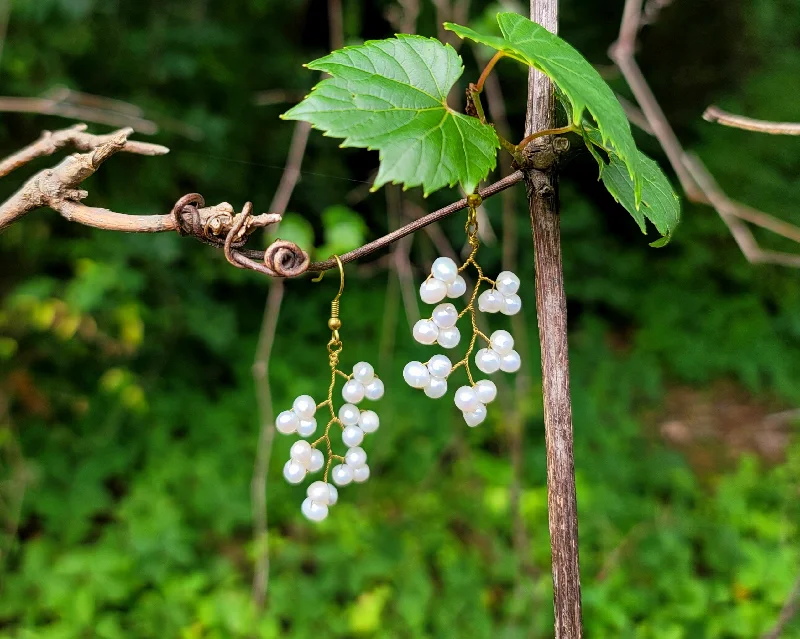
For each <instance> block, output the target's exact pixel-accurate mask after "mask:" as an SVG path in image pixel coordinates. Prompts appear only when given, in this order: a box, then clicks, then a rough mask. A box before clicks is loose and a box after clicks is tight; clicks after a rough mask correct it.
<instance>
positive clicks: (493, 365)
mask: <svg viewBox="0 0 800 639" xmlns="http://www.w3.org/2000/svg"><path fill="white" fill-rule="evenodd" d="M467 200H468V204H469V216H468V218H467V223H466V226H465V230H466V233H467V239H468V241H469V244H470V246H471V247H472V251H471V252H470V254H469V257H467V259H466V260H465V261H464V263H463V264H462V265H461V266H457V265H456V263H455V262H454V261H453V260H452V259H450V258H449V257H439V258H437V259H436V260H435V261H434V262H433V267H432V268H431V274H430V275H429V276H428V278H427V279H426V280H425V281H424V282H423V283H422V286H421V287H420V291H419V292H420V298H421V299H422V301H423V302H425V303H427V304H436V305H437V306H436V307H435V308H434V309H433V312H432V313H431V317H429V318H427V319H422V320H420V321H419V322H417V323H416V324H415V325H414V328H413V330H412V333H413V336H414V339H416V340H417V341H418V342H420V343H421V344H427V345H433V344H438V345H439V346H441V347H442V348H444V349H453V348H455V347H456V346H458V344H459V342H460V341H461V332H460V331H459V329H458V327H457V326H456V324H457V323H458V321H459V320H460V319H461V318H462V317H464V316H465V315H467V314H468V315H469V317H470V322H471V326H472V335H471V337H470V341H469V345H468V346H467V351H466V354H465V355H464V357H463V358H462V359H460V360H459V361H458V362H456V363H455V364H453V363H452V361H451V360H450V358H449V357H447V355H444V354H441V353H440V354H437V355H434V356H433V357H431V358H430V359H429V360H428V361H427V362H424V363H423V362H418V361H413V362H409V363H408V364H406V366H405V368H404V369H403V378H404V379H405V381H406V383H408V384H409V385H410V386H412V387H413V388H418V389H421V390H423V391H424V392H425V395H427V396H428V397H430V398H432V399H438V398H440V397H443V396H444V395H445V394H446V393H447V380H448V378H449V377H450V375H451V374H452V373H453V372H454V371H456V370H457V369H458V368H462V367H463V368H464V372H465V373H466V375H467V380H468V381H469V385H464V386H461V387H459V388H458V389H457V390H456V392H455V394H454V401H455V405H456V406H457V407H458V409H459V410H460V411H461V412H462V415H463V417H464V421H465V422H466V423H467V425H468V426H470V427H475V426H478V425H479V424H481V423H483V421H484V420H485V419H486V415H487V409H486V406H487V404H489V403H491V402H492V401H494V399H495V398H496V397H497V386H495V384H494V382H492V381H491V380H488V379H480V380H477V381H476V380H475V379H474V378H473V376H472V369H471V367H470V357H471V356H472V354H473V351H474V350H475V346H476V344H477V342H478V339H481V340H482V341H483V342H484V343H485V346H484V347H483V348H480V349H478V351H477V352H476V353H475V355H474V362H475V366H476V367H477V368H478V370H480V371H481V372H483V373H486V374H487V375H491V374H492V373H496V372H497V371H503V372H505V373H516V372H517V371H518V370H519V369H520V366H521V359H520V355H519V353H518V352H517V351H515V350H514V338H513V337H512V336H511V333H509V332H508V331H506V330H502V329H501V330H496V331H494V332H493V333H492V334H491V335H490V336H487V335H486V333H484V332H483V331H481V330H480V328H479V327H478V317H477V313H478V312H482V313H497V312H500V313H503V314H504V315H515V314H517V313H519V311H520V310H521V308H522V301H521V299H520V297H519V295H518V291H519V284H520V281H519V277H517V276H516V275H515V274H514V273H512V272H511V271H503V272H502V273H500V275H498V276H497V279H494V280H492V279H490V278H488V277H486V276H485V275H484V274H483V269H482V268H481V267H480V265H479V264H478V262H477V260H476V255H477V252H478V247H479V246H480V241H479V239H478V218H477V207H478V206H479V205H480V203H481V198H480V196H479V195H471V196H469V197H468V198H467ZM334 257H335V258H336V263H337V265H338V266H339V276H340V279H341V282H340V285H339V292H338V293H337V295H336V297H335V298H334V299H333V301H332V302H331V316H330V319H329V320H328V328H329V329H330V330H331V339H330V341H329V342H328V363H329V365H330V369H331V381H330V385H329V386H328V396H327V399H326V400H325V401H323V402H321V403H319V404H317V403H316V402H315V401H314V399H313V398H312V397H311V396H310V395H300V396H299V397H297V398H296V399H295V400H294V403H293V404H292V408H291V409H289V410H285V411H283V412H282V413H280V414H279V415H278V417H277V419H276V421H275V427H276V429H277V430H278V432H280V433H283V434H284V435H292V434H295V433H297V434H298V435H300V437H302V438H303V439H298V440H297V441H296V442H294V444H292V447H291V450H290V453H289V460H288V461H287V462H286V464H285V465H284V467H283V475H284V477H285V478H286V480H287V481H288V482H289V483H290V484H299V483H301V482H302V481H303V480H304V479H305V478H306V475H308V474H309V473H317V472H319V471H320V470H323V468H324V471H323V474H322V479H321V480H317V481H314V482H313V483H311V485H309V487H308V490H307V493H306V494H307V497H306V499H305V500H304V501H303V503H302V506H301V511H302V513H303V514H304V515H305V516H306V517H307V518H308V519H310V520H311V521H322V520H323V519H325V518H326V517H327V516H328V511H329V508H330V507H331V506H333V505H334V504H336V502H337V501H338V500H339V491H338V489H337V486H339V487H342V486H346V485H348V484H350V483H351V482H356V483H362V482H365V481H367V479H368V478H369V475H370V469H369V465H368V464H367V453H366V452H365V451H364V449H363V448H362V447H361V444H362V442H363V441H364V438H365V436H366V435H368V434H371V433H374V432H375V431H376V430H378V427H379V426H380V420H379V418H378V415H377V413H375V411H372V410H361V409H359V408H358V406H357V404H359V403H360V402H361V401H362V400H364V399H368V400H371V401H375V400H378V399H380V398H381V397H383V392H384V387H383V382H382V381H381V380H380V378H379V377H378V376H377V375H375V369H374V368H373V367H372V366H371V365H370V364H368V363H367V362H358V363H357V364H356V365H355V366H354V367H353V372H352V374H349V375H348V374H346V373H343V372H342V371H340V370H339V355H340V354H341V352H342V340H341V338H340V336H339V329H340V328H341V327H342V321H341V320H340V319H339V299H340V298H341V296H342V292H343V291H344V267H343V266H342V261H341V260H340V259H339V257H338V256H334ZM470 267H472V269H474V271H475V274H476V279H475V283H474V285H473V286H472V292H471V293H470V295H469V300H468V302H467V305H466V306H465V307H464V308H463V309H462V310H461V311H459V310H458V309H457V308H456V307H455V305H454V304H452V303H451V302H443V300H444V299H445V297H447V298H450V299H454V300H455V299H458V298H461V297H463V296H464V295H465V294H466V293H467V288H468V287H467V280H466V279H465V277H464V276H463V275H462V273H464V272H465V271H466V270H467V269H468V268H470ZM320 279H322V274H320V276H319V277H318V278H317V279H315V280H314V281H316V282H318V281H319V280H320ZM483 285H488V286H489V288H487V289H486V290H484V291H483V292H481V290H480V289H481V287H482V286H483ZM339 377H341V378H343V379H344V380H346V381H345V383H344V385H343V387H342V399H343V400H344V401H345V403H344V404H343V405H342V406H341V407H340V408H339V410H338V411H337V410H336V409H335V408H334V402H333V392H334V389H335V387H336V381H337V378H339ZM325 407H327V408H328V412H329V415H330V417H329V419H328V422H327V424H326V425H325V430H324V433H323V434H322V436H321V437H319V438H318V439H316V440H314V441H308V439H307V438H310V437H311V436H312V435H314V433H315V432H316V430H317V420H316V417H315V415H316V412H317V411H318V410H319V409H321V408H325ZM334 425H336V426H338V427H339V430H340V432H341V439H342V443H343V444H344V446H345V447H346V449H347V450H346V452H345V454H344V455H338V454H336V453H334V452H333V442H332V439H331V437H332V436H331V430H332V429H333V426H334ZM323 444H324V452H323V450H321V448H322V445H323ZM334 461H338V462H339V463H338V464H336V465H335V466H333V468H331V466H332V465H333V462H334ZM329 476H330V478H331V479H332V483H331V482H328V477H329Z"/></svg>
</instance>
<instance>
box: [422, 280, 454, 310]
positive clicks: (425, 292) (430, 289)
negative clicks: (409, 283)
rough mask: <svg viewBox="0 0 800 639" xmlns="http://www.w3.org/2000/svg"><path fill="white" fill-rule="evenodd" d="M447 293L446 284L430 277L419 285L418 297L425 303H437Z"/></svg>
mask: <svg viewBox="0 0 800 639" xmlns="http://www.w3.org/2000/svg"><path fill="white" fill-rule="evenodd" d="M445 295H447V284H445V283H444V282H442V281H440V280H437V279H434V278H430V279H427V280H425V281H424V282H423V283H422V285H421V286H420V287H419V298H420V299H421V300H422V301H423V302H425V303H426V304H438V303H439V302H441V301H442V300H443V299H444V297H445Z"/></svg>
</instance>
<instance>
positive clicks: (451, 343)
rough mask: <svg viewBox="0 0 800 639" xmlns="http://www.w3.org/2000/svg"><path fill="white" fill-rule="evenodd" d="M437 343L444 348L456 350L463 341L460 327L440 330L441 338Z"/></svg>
mask: <svg viewBox="0 0 800 639" xmlns="http://www.w3.org/2000/svg"><path fill="white" fill-rule="evenodd" d="M436 341H437V342H438V344H439V346H441V347H442V348H455V347H456V346H458V343H459V342H460V341H461V332H460V331H459V330H458V326H452V327H450V328H440V329H439V338H438V339H437V340H436Z"/></svg>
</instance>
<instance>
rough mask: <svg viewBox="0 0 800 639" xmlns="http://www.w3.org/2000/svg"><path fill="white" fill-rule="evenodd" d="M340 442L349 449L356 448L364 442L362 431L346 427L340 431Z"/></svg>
mask: <svg viewBox="0 0 800 639" xmlns="http://www.w3.org/2000/svg"><path fill="white" fill-rule="evenodd" d="M342 441H343V442H344V445H345V446H347V447H349V448H350V447H353V446H358V445H359V444H360V443H361V442H363V441H364V431H363V430H361V429H360V428H359V427H358V426H348V427H347V428H345V429H344V430H343V431H342Z"/></svg>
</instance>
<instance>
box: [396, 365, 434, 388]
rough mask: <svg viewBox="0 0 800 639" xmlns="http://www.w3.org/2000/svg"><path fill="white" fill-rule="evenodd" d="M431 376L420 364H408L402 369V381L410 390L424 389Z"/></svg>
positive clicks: (425, 367) (426, 368)
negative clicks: (404, 381)
mask: <svg viewBox="0 0 800 639" xmlns="http://www.w3.org/2000/svg"><path fill="white" fill-rule="evenodd" d="M430 377H431V375H430V373H429V372H428V367H427V366H425V365H423V363H422V362H416V361H414V362H409V363H408V364H406V365H405V368H403V379H404V380H406V384H408V385H409V386H411V388H425V385H426V384H427V383H428V380H429V379H430Z"/></svg>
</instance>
